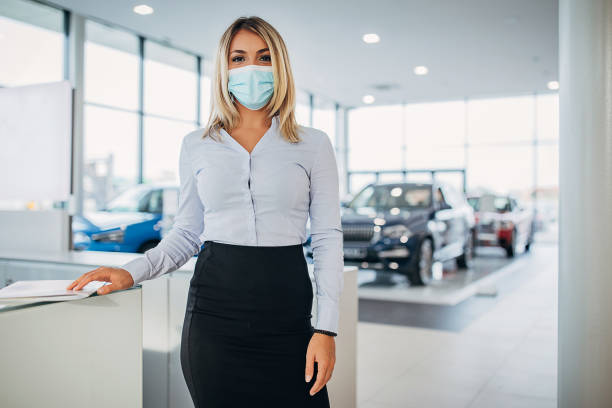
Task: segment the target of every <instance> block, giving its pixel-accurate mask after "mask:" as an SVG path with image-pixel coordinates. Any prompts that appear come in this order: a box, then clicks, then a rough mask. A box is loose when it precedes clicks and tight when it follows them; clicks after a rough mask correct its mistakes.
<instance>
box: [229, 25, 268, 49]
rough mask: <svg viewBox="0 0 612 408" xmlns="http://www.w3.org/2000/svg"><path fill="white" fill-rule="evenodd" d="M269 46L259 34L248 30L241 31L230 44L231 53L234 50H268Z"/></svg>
mask: <svg viewBox="0 0 612 408" xmlns="http://www.w3.org/2000/svg"><path fill="white" fill-rule="evenodd" d="M266 47H267V44H266V42H265V41H264V40H263V38H261V37H260V36H259V35H258V34H257V33H254V32H252V31H250V30H247V29H244V28H243V29H240V30H238V31H237V32H236V34H235V35H234V38H232V41H231V42H230V52H231V51H234V50H243V51H247V52H249V51H254V52H257V51H259V50H260V49H262V48H266Z"/></svg>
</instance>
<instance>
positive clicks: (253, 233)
mask: <svg viewBox="0 0 612 408" xmlns="http://www.w3.org/2000/svg"><path fill="white" fill-rule="evenodd" d="M245 153H246V155H247V158H246V171H247V186H246V198H247V200H248V205H249V207H250V212H249V216H250V218H249V233H250V241H251V244H252V245H257V229H256V226H255V199H254V197H253V156H252V155H251V154H248V152H246V151H245Z"/></svg>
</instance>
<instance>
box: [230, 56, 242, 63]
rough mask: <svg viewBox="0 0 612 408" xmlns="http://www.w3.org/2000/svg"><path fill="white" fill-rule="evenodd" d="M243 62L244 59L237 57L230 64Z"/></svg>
mask: <svg viewBox="0 0 612 408" xmlns="http://www.w3.org/2000/svg"><path fill="white" fill-rule="evenodd" d="M243 60H244V57H242V56H240V55H238V56H236V57H234V58H232V62H242V61H243Z"/></svg>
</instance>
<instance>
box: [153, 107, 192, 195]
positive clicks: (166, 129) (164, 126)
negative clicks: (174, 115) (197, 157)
mask: <svg viewBox="0 0 612 408" xmlns="http://www.w3.org/2000/svg"><path fill="white" fill-rule="evenodd" d="M195 128H196V125H195V123H186V122H180V121H176V120H168V119H163V118H157V117H150V116H145V120H144V142H143V145H144V159H143V161H144V163H143V168H144V170H143V172H144V180H143V182H145V183H150V182H174V183H176V184H177V185H178V183H179V177H178V164H179V150H180V147H181V141H182V140H183V137H184V136H185V135H186V134H187V133H189V132H190V131H192V130H194V129H195Z"/></svg>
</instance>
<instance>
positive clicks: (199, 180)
mask: <svg viewBox="0 0 612 408" xmlns="http://www.w3.org/2000/svg"><path fill="white" fill-rule="evenodd" d="M215 67H216V68H215V73H214V78H213V92H212V110H211V114H210V117H209V121H208V124H207V126H206V128H205V129H204V131H202V130H196V131H193V132H191V133H189V134H187V135H186V136H185V137H184V138H183V141H182V146H181V153H180V159H179V161H180V180H181V190H180V203H179V209H178V212H177V215H176V217H175V223H174V226H173V228H172V230H171V231H170V233H169V234H168V235H166V236H165V237H164V238H163V239H162V240H161V242H160V243H159V244H158V245H157V246H156V247H155V248H153V249H150V250H148V251H147V252H145V254H144V256H142V257H140V258H137V259H134V260H132V261H131V262H128V263H127V264H125V265H123V267H122V268H110V267H100V268H97V269H94V270H93V271H90V272H88V273H86V274H84V275H82V276H81V277H80V278H78V279H77V280H75V281H74V282H73V283H72V284H71V285H70V286H69V287H68V289H72V288H74V289H75V290H80V289H81V288H82V287H83V286H84V285H86V284H87V283H88V282H90V281H93V280H98V281H107V282H111V284H110V285H106V286H104V287H102V288H101V289H100V290H99V293H101V294H106V293H110V292H112V291H114V290H119V289H125V288H129V287H131V286H133V285H134V284H137V283H140V282H142V281H144V280H146V279H153V278H156V277H159V276H161V275H162V274H164V273H167V272H171V271H174V270H176V269H178V268H179V267H181V266H182V265H183V264H185V263H186V262H187V261H188V260H189V259H190V258H191V257H192V256H193V255H195V254H196V253H198V251H199V249H200V246H201V244H202V242H203V243H204V249H203V250H202V251H201V252H200V253H199V255H198V258H197V261H196V266H195V271H194V275H193V278H192V279H191V282H190V287H189V295H188V300H187V310H186V313H185V321H184V325H183V335H182V341H181V364H182V369H183V374H184V376H185V380H186V382H187V386H188V388H189V391H190V393H191V396H192V399H193V401H194V404H195V406H196V407H211V408H212V407H242V406H247V404H248V406H258V407H259V406H261V407H264V406H266V407H329V400H328V394H327V387H326V384H327V382H328V381H329V379H330V378H331V375H332V372H333V369H334V364H335V339H334V336H335V335H336V334H337V328H338V299H339V296H340V292H341V290H342V287H343V282H344V281H343V275H342V271H343V257H342V252H343V251H342V228H341V223H340V201H339V192H338V171H337V167H336V161H335V156H334V150H333V147H332V145H331V142H330V139H329V137H328V136H327V135H326V134H325V133H324V132H321V131H319V130H316V129H313V128H308V127H303V126H298V125H297V123H296V120H295V116H294V107H295V87H294V82H293V76H292V73H291V67H290V64H289V58H288V53H287V49H286V47H285V44H284V42H283V40H282V38H281V36H280V35H279V34H278V32H277V31H276V30H275V29H274V28H273V27H272V26H271V25H270V24H268V23H267V22H266V21H264V20H262V19H260V18H257V17H249V18H246V17H243V18H239V19H237V20H236V21H235V22H234V23H232V24H231V25H230V27H229V28H228V29H227V30H226V32H225V33H224V34H223V36H222V37H221V41H220V43H219V48H218V52H217V58H216V65H215ZM309 216H310V226H311V227H310V228H311V236H312V248H313V253H314V275H315V280H316V286H317V292H316V297H317V323H316V325H315V327H313V326H312V325H311V317H312V315H311V309H312V305H313V292H312V289H313V288H312V283H311V280H310V277H309V276H308V269H307V264H306V260H305V258H304V251H303V246H302V244H303V243H304V242H305V241H306V222H307V219H308V217H309ZM304 377H305V378H304Z"/></svg>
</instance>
